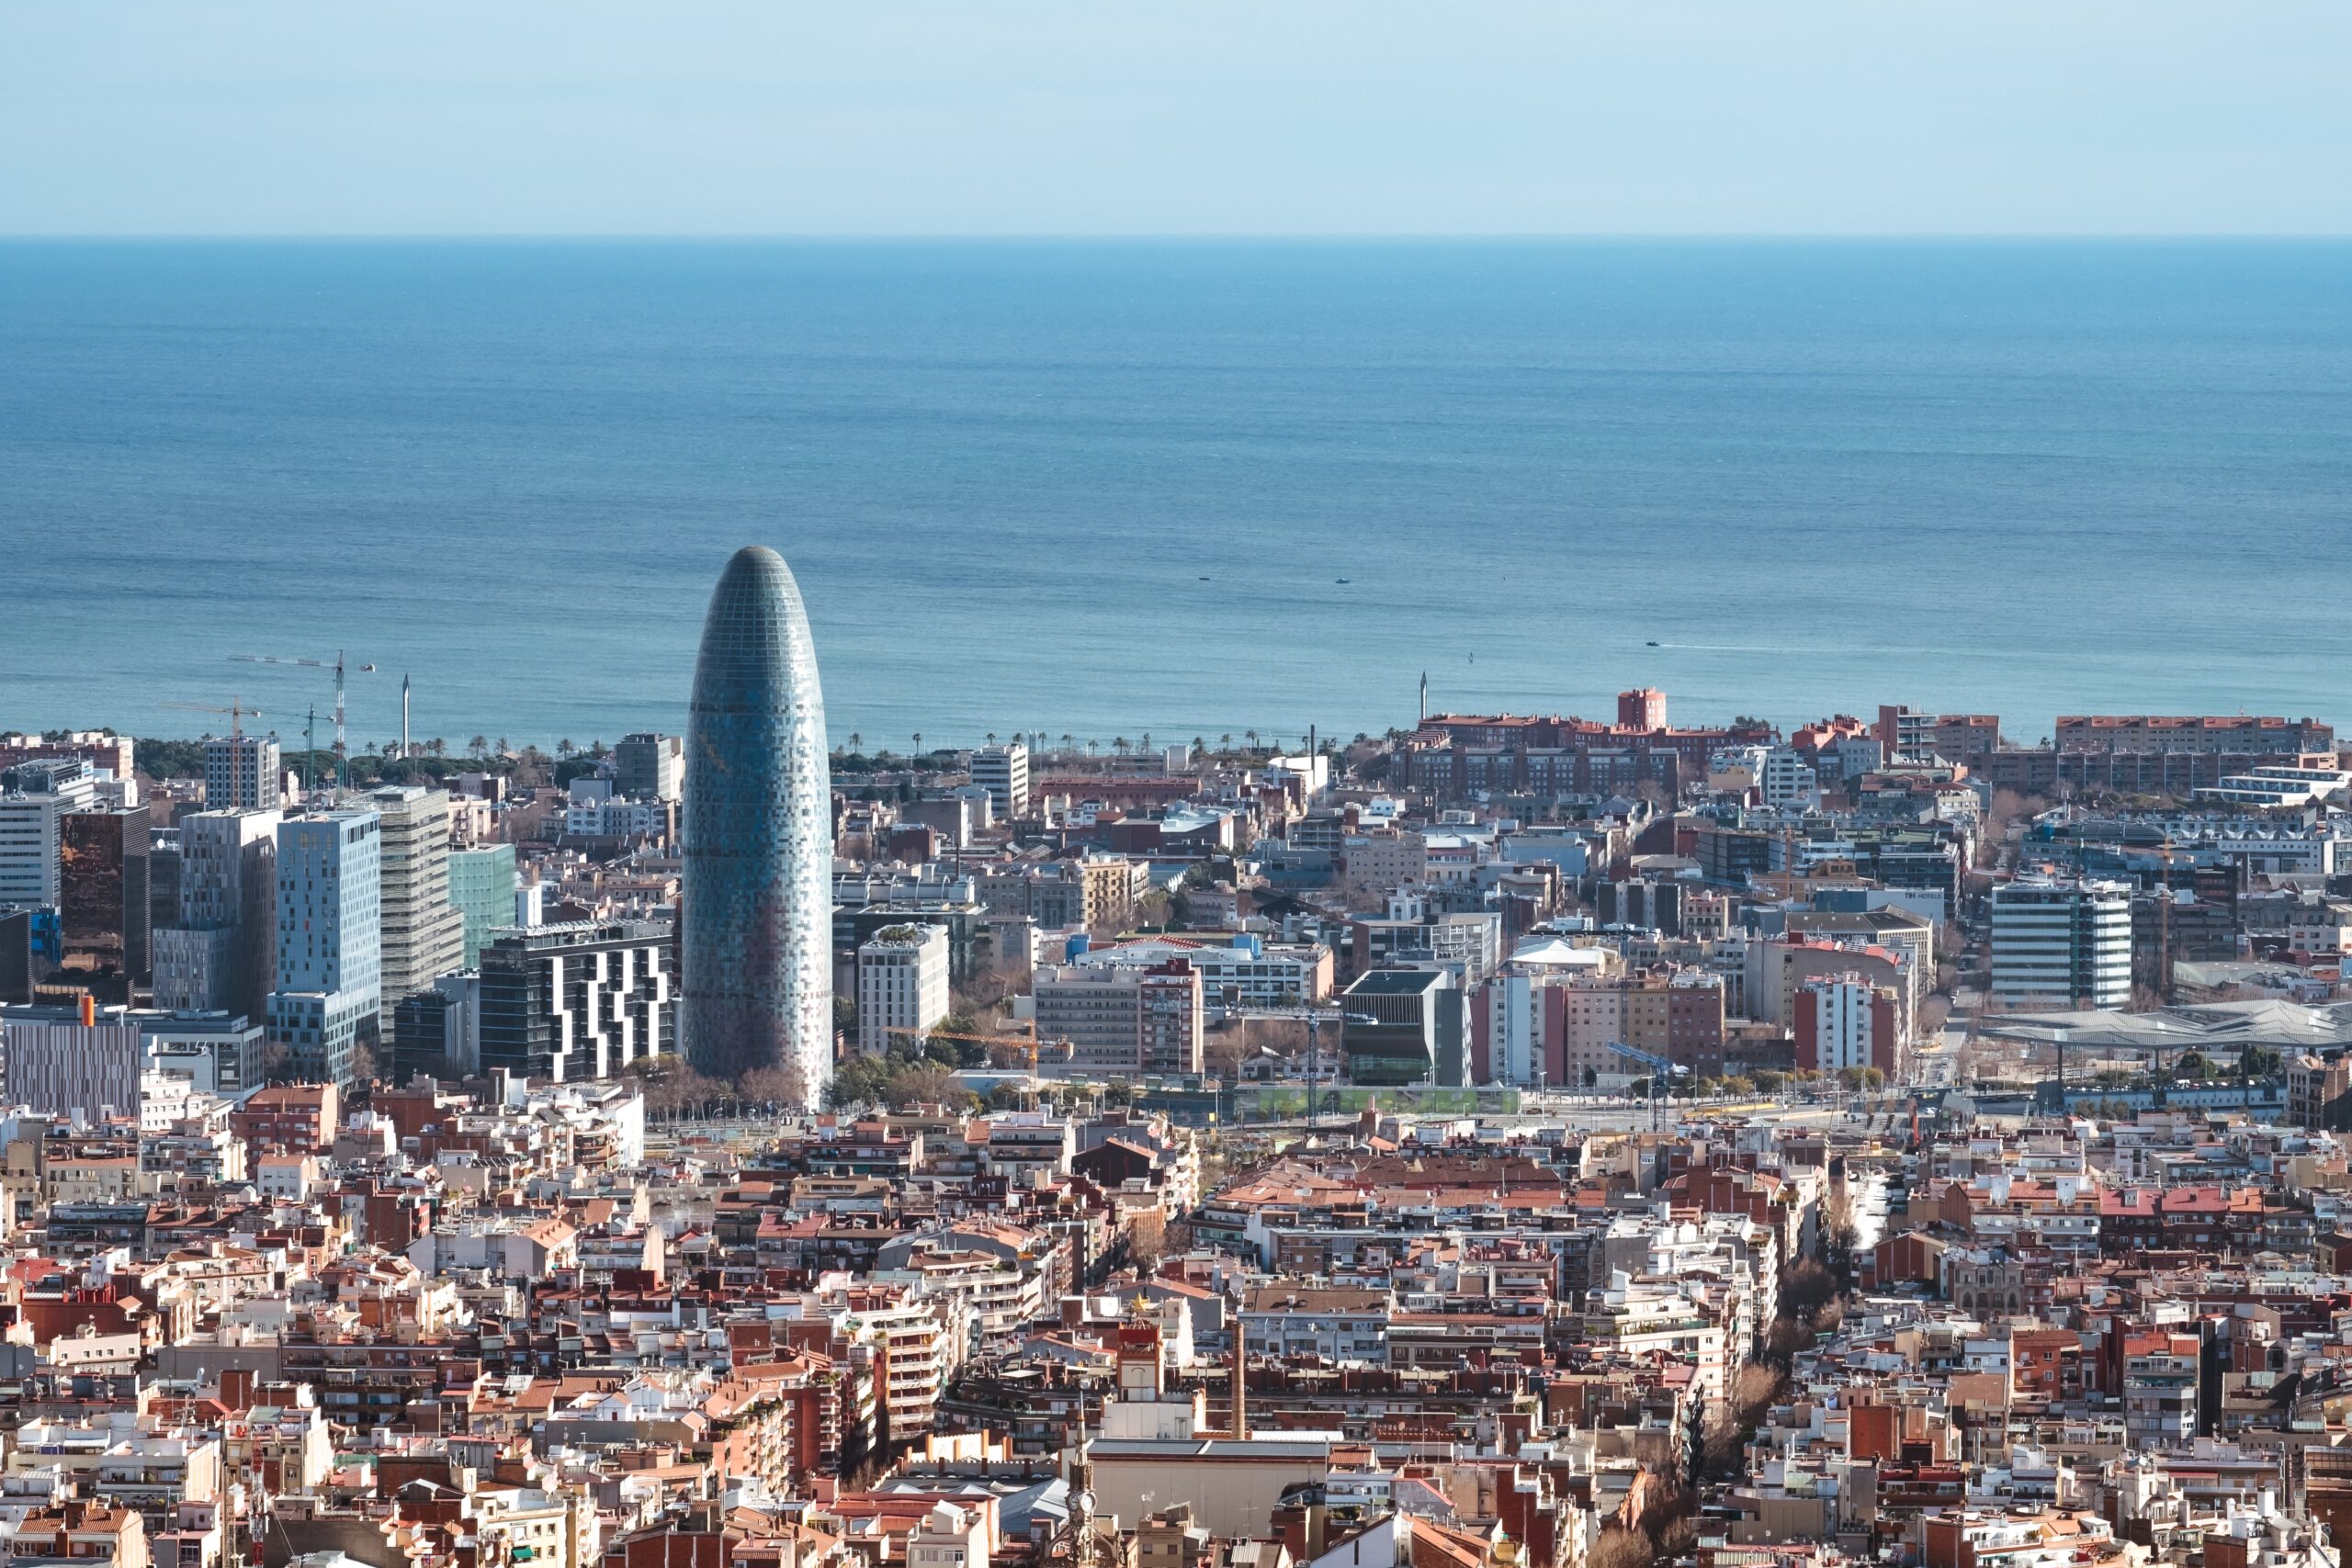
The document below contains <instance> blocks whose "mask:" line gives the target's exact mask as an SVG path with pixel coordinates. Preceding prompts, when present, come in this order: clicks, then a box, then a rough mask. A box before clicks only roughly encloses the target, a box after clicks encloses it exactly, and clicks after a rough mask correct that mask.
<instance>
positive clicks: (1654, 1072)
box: [1606, 1040, 1691, 1133]
mask: <svg viewBox="0 0 2352 1568" xmlns="http://www.w3.org/2000/svg"><path fill="white" fill-rule="evenodd" d="M1606 1045H1607V1048H1608V1049H1609V1050H1611V1051H1613V1052H1615V1053H1616V1054H1617V1055H1620V1056H1623V1057H1625V1058H1626V1059H1627V1060H1629V1061H1634V1062H1639V1063H1640V1064H1641V1065H1642V1066H1645V1067H1647V1068H1648V1069H1649V1070H1650V1131H1651V1132H1653V1133H1657V1132H1662V1131H1664V1130H1665V1127H1666V1091H1667V1090H1668V1089H1670V1088H1672V1087H1673V1084H1674V1080H1675V1079H1676V1078H1687V1077H1690V1076H1691V1069H1690V1068H1688V1067H1684V1066H1677V1065H1676V1064H1675V1063H1674V1062H1673V1061H1672V1060H1671V1059H1670V1058H1668V1057H1665V1056H1661V1055H1658V1054H1657V1052H1655V1051H1645V1050H1643V1049H1642V1048H1641V1047H1640V1046H1638V1045H1628V1044H1626V1043H1624V1042H1623V1040H1611V1041H1608V1042H1606Z"/></svg>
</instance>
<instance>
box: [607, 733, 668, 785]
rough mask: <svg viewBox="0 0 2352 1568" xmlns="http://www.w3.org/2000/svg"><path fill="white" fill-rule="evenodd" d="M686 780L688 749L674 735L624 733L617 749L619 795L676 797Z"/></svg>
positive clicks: (615, 779)
mask: <svg viewBox="0 0 2352 1568" xmlns="http://www.w3.org/2000/svg"><path fill="white" fill-rule="evenodd" d="M685 779H686V759H685V748H684V745H683V744H682V743H681V742H680V741H679V739H678V738H677V737H676V736H674V735H654V734H651V733H650V732H648V733H643V734H638V735H624V736H622V737H621V740H620V744H619V745H617V746H616V747H614V748H613V793H614V794H615V795H623V796H636V797H638V798H639V799H644V800H675V799H677V798H678V795H679V792H680V791H681V790H682V789H683V788H684V785H685Z"/></svg>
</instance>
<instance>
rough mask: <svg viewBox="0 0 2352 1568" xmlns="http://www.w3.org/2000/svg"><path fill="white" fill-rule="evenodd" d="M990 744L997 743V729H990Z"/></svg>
mask: <svg viewBox="0 0 2352 1568" xmlns="http://www.w3.org/2000/svg"><path fill="white" fill-rule="evenodd" d="M995 744H996V731H995V730H993V729H991V730H989V745H991V746H993V745H995Z"/></svg>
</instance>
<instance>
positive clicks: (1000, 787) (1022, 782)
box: [972, 740, 1029, 822]
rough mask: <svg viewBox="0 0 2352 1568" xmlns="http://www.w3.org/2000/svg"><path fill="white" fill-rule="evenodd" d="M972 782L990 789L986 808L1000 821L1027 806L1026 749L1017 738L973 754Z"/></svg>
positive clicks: (1027, 773) (1027, 770)
mask: <svg viewBox="0 0 2352 1568" xmlns="http://www.w3.org/2000/svg"><path fill="white" fill-rule="evenodd" d="M972 782H973V783H974V784H978V785H979V786H980V787H981V788H982V789H984V790H986V791H988V792H989V809H990V810H992V811H994V812H995V813H996V817H997V820H998V821H1000V822H1011V821H1013V820H1015V819H1016V818H1019V817H1020V816H1021V815H1022V814H1023V812H1025V811H1027V810H1028V809H1029V748H1028V747H1026V746H1023V744H1021V742H1020V741H1018V740H1011V741H1007V742H1006V743H1005V744H1003V745H1001V746H990V747H987V748H985V749H984V750H978V751H975V752H973V753H972Z"/></svg>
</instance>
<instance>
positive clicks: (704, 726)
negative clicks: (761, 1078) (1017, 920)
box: [678, 545, 833, 1110]
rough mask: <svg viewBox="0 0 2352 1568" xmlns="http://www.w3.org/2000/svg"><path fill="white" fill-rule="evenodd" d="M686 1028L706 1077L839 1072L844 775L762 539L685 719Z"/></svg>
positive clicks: (814, 1094) (728, 606)
mask: <svg viewBox="0 0 2352 1568" xmlns="http://www.w3.org/2000/svg"><path fill="white" fill-rule="evenodd" d="M683 836H684V840H685V877H684V889H683V896H682V903H683V904H684V909H683V911H682V915H681V923H680V926H679V932H678V960H679V967H680V971H681V972H680V976H679V979H680V982H681V985H680V991H681V1008H680V1016H679V1033H680V1039H681V1043H682V1046H683V1049H684V1054H685V1055H686V1059H687V1060H688V1061H690V1062H691V1063H693V1064H694V1066H695V1067H696V1068H698V1069H699V1070H701V1071H702V1072H705V1073H708V1074H711V1075H713V1076H714V1077H727V1078H734V1077H740V1076H741V1075H742V1074H743V1073H745V1072H747V1071H750V1070H752V1069H753V1068H758V1067H781V1068H783V1069H784V1071H785V1073H786V1077H787V1079H788V1080H789V1083H790V1085H791V1089H790V1095H791V1098H792V1100H794V1102H795V1103H797V1104H798V1105H801V1106H803V1107H805V1108H808V1109H812V1110H813V1109H815V1108H817V1107H818V1106H819V1105H820V1103H821V1102H822V1100H823V1098H824V1093H825V1089H826V1086H827V1085H828V1084H830V1083H831V1081H832V1072H833V1044H832V1043H833V984H832V935H833V933H832V925H833V919H832V866H833V841H832V777H831V771H830V769H829V768H828V767H827V765H826V761H825V699H824V694H823V693H822V692H821V691H820V689H819V688H818V684H817V653H816V649H815V648H814V647H813V646H812V645H811V644H810V642H809V617H808V615H807V613H806V612H805V611H803V610H802V608H801V604H800V587H799V584H797V583H796V582H795V581H793V580H792V572H791V570H789V569H788V568H786V565H785V564H784V558H783V557H781V556H779V555H777V554H776V553H775V551H774V550H771V549H768V548H766V547H763V546H758V545H752V546H748V547H744V548H743V549H741V550H738V551H736V552H735V555H734V558H732V559H731V560H729V562H728V563H727V570H726V571H725V572H724V573H723V574H721V575H720V577H719V580H718V591H717V592H714V593H712V595H711V596H710V614H709V615H708V616H707V618H706V619H705V620H704V622H703V628H702V654H701V657H700V658H699V659H698V660H696V662H695V689H694V700H693V704H692V708H691V714H690V716H689V718H688V720H687V727H686V780H685V802H684V822H683Z"/></svg>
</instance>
